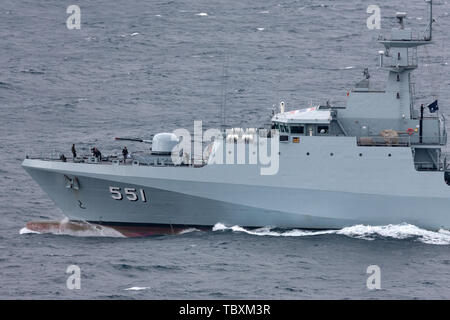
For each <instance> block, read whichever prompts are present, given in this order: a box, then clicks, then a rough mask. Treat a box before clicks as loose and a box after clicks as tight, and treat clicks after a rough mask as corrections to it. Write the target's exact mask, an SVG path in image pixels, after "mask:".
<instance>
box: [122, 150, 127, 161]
mask: <svg viewBox="0 0 450 320" xmlns="http://www.w3.org/2000/svg"><path fill="white" fill-rule="evenodd" d="M122 154H123V163H126V162H127V157H128V149H127V147H123V150H122Z"/></svg>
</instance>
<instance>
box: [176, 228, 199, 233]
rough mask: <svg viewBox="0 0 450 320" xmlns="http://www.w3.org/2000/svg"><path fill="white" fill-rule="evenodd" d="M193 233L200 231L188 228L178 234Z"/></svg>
mask: <svg viewBox="0 0 450 320" xmlns="http://www.w3.org/2000/svg"><path fill="white" fill-rule="evenodd" d="M195 231H200V230H198V229H196V228H188V229H185V230H181V231H180V232H179V233H178V234H185V233H191V232H195Z"/></svg>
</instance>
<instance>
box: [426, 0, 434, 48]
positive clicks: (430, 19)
mask: <svg viewBox="0 0 450 320" xmlns="http://www.w3.org/2000/svg"><path fill="white" fill-rule="evenodd" d="M425 2H426V3H428V14H429V16H428V26H427V29H426V30H425V32H426V31H428V37H427V36H425V40H426V41H431V38H432V35H433V0H425Z"/></svg>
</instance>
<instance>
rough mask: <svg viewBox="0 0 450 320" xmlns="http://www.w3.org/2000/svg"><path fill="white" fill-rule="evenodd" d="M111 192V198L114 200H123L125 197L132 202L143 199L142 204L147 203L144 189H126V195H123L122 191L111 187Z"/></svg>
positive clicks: (124, 191)
mask: <svg viewBox="0 0 450 320" xmlns="http://www.w3.org/2000/svg"><path fill="white" fill-rule="evenodd" d="M109 192H111V197H112V198H113V199H114V200H122V199H123V198H124V195H125V197H126V198H127V199H128V200H130V201H138V200H139V199H141V201H142V202H147V198H146V197H145V192H144V189H139V190H136V188H124V189H123V193H124V195H122V191H121V189H120V188H119V187H109Z"/></svg>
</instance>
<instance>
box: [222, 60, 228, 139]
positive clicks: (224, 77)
mask: <svg viewBox="0 0 450 320" xmlns="http://www.w3.org/2000/svg"><path fill="white" fill-rule="evenodd" d="M227 68H228V57H227V56H226V55H225V57H224V61H223V70H222V102H221V104H220V130H221V131H222V132H223V131H224V130H225V126H226V125H225V123H226V117H225V109H226V105H227V78H228V75H227Z"/></svg>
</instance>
